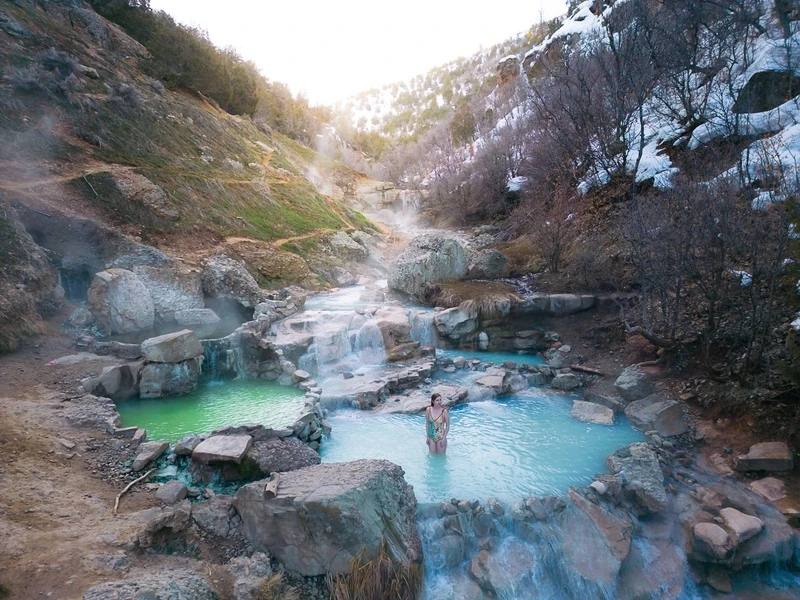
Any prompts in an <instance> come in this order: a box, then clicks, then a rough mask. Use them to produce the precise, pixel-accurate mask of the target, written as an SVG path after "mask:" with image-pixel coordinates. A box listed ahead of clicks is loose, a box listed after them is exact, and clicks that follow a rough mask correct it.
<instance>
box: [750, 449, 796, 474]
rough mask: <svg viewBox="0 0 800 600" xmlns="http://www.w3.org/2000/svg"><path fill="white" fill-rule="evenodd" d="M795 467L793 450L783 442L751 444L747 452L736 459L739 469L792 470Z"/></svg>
mask: <svg viewBox="0 0 800 600" xmlns="http://www.w3.org/2000/svg"><path fill="white" fill-rule="evenodd" d="M793 468H794V459H793V457H792V451H791V450H789V446H787V445H786V444H785V443H783V442H763V443H761V444H755V445H753V446H750V451H749V452H748V453H747V454H743V455H740V456H739V457H738V459H737V460H736V470H737V471H770V472H776V471H777V472H780V471H791V470H792V469H793Z"/></svg>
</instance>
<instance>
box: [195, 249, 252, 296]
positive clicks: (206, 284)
mask: <svg viewBox="0 0 800 600" xmlns="http://www.w3.org/2000/svg"><path fill="white" fill-rule="evenodd" d="M201 279H202V282H203V293H204V294H205V295H206V296H209V297H211V298H224V299H228V300H235V301H237V302H239V304H241V305H242V306H244V307H246V308H255V306H256V305H257V304H258V303H260V302H264V300H266V299H267V296H266V294H265V293H264V291H263V290H262V289H261V288H259V287H258V283H257V282H256V280H255V279H254V278H253V276H252V275H251V274H250V272H249V271H248V270H247V268H245V266H244V264H243V263H241V262H239V261H238V260H234V259H232V258H229V257H227V256H225V255H224V254H218V255H216V256H212V257H211V258H209V259H207V260H206V261H205V263H204V269H203V273H202V275H201Z"/></svg>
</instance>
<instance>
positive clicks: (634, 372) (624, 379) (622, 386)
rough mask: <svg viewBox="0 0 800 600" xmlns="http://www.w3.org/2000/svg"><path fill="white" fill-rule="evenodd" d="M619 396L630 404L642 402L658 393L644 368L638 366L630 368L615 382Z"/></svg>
mask: <svg viewBox="0 0 800 600" xmlns="http://www.w3.org/2000/svg"><path fill="white" fill-rule="evenodd" d="M614 387H615V388H617V391H618V392H619V395H620V396H622V397H623V398H625V400H627V401H628V402H634V401H636V400H641V399H642V398H644V397H645V396H649V395H650V394H652V393H653V392H655V391H656V388H655V387H654V386H653V384H652V383H651V382H650V380H649V379H648V377H647V373H645V372H644V371H643V370H642V368H641V367H640V366H638V365H633V366H630V367H628V368H626V369H624V370H623V371H622V373H620V375H619V377H617V380H616V381H615V382H614Z"/></svg>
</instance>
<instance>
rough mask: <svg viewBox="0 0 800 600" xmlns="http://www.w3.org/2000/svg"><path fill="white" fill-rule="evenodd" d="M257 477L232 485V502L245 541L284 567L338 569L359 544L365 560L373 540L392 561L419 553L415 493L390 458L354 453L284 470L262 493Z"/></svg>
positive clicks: (318, 571)
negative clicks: (274, 486) (269, 491)
mask: <svg viewBox="0 0 800 600" xmlns="http://www.w3.org/2000/svg"><path fill="white" fill-rule="evenodd" d="M264 484H265V482H264V481H257V482H255V483H252V484H248V485H246V486H243V487H242V488H240V489H239V491H238V492H237V494H236V498H235V500H234V505H235V507H236V510H237V511H238V512H239V514H240V515H241V518H242V522H243V530H244V535H245V537H246V538H247V540H248V541H249V542H250V544H251V545H252V546H253V547H254V548H255V549H257V550H262V551H267V552H269V553H270V554H271V555H273V556H275V558H276V559H277V560H278V561H279V562H280V563H281V564H282V565H284V567H286V568H287V569H290V570H292V571H297V572H299V573H301V574H303V575H323V574H326V573H332V574H338V573H343V572H345V571H347V570H348V568H349V565H350V561H351V560H352V559H353V558H354V557H356V556H358V555H359V554H360V553H361V551H362V549H363V551H364V553H365V554H364V556H365V559H366V560H371V559H372V558H374V557H375V556H377V554H378V551H379V549H380V548H381V545H385V548H386V551H387V552H388V554H389V556H390V557H391V558H392V559H393V560H394V561H395V562H396V563H398V564H400V565H405V566H408V565H410V563H412V562H416V561H420V560H421V558H422V557H421V546H420V541H419V534H418V532H417V529H416V524H415V517H416V500H415V498H414V494H413V490H412V488H411V487H410V486H409V485H408V484H407V483H406V482H405V479H404V478H403V470H402V469H401V468H400V467H398V466H397V465H394V464H392V463H390V462H388V461H382V460H359V461H355V462H350V463H342V464H321V465H316V466H313V467H307V468H305V469H300V470H298V471H291V472H289V473H284V474H282V475H281V479H280V486H279V487H278V492H277V496H276V497H274V498H270V499H267V498H265V497H264Z"/></svg>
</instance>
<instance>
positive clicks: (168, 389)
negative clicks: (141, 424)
mask: <svg viewBox="0 0 800 600" xmlns="http://www.w3.org/2000/svg"><path fill="white" fill-rule="evenodd" d="M202 365H203V357H202V356H196V357H194V358H192V359H189V360H185V361H183V362H179V363H147V364H145V366H144V368H143V369H142V377H141V379H140V381H139V395H140V396H141V397H142V398H161V397H163V396H179V395H182V394H188V393H189V392H191V391H192V390H194V389H195V388H196V387H197V382H198V380H199V379H200V371H201V367H202Z"/></svg>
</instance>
